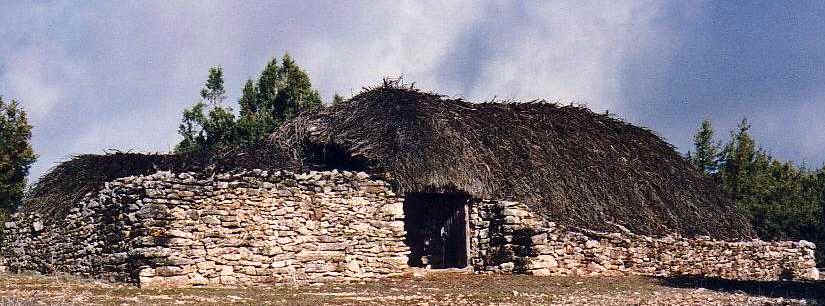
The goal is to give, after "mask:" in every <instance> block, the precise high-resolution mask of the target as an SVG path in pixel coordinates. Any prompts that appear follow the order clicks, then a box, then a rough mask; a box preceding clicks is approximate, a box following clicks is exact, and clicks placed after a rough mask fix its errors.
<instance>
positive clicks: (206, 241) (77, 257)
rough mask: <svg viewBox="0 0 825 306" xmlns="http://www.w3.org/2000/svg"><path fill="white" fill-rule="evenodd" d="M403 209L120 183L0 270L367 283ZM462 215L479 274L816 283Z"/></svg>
mask: <svg viewBox="0 0 825 306" xmlns="http://www.w3.org/2000/svg"><path fill="white" fill-rule="evenodd" d="M403 202H404V199H403V197H400V196H398V195H396V194H394V193H393V191H392V190H391V189H390V187H389V186H388V184H386V183H385V182H382V181H380V180H374V179H371V178H370V177H368V176H367V175H366V174H364V173H353V172H347V171H342V172H339V171H335V170H333V171H327V172H310V173H303V174H295V173H290V172H282V171H277V172H267V171H261V170H253V171H239V172H232V173H224V174H215V175H210V176H205V175H204V174H196V173H181V174H173V173H169V172H158V173H155V174H152V175H148V176H135V177H126V178H121V179H118V180H116V181H113V182H109V183H107V184H106V185H105V186H104V187H103V188H102V190H100V191H99V192H97V193H94V194H88V195H86V196H85V197H84V198H83V199H82V200H80V201H79V203H78V204H77V205H76V206H75V207H74V208H73V209H72V210H71V211H70V212H69V214H68V216H66V217H65V218H61V219H60V220H57V221H48V220H52V219H54V218H44V216H39V215H36V214H16V215H14V216H12V218H11V219H10V221H9V222H6V223H5V224H4V225H5V232H4V236H3V240H2V242H1V243H0V246H2V249H0V269H8V270H9V271H11V272H21V271H37V272H40V273H55V272H62V273H70V274H75V275H80V276H86V277H94V278H103V279H108V280H111V281H121V282H132V283H138V284H140V285H142V286H200V285H219V286H233V285H251V284H261V283H295V282H297V283H308V282H321V281H341V280H371V279H378V278H382V277H387V276H392V275H398V274H403V273H407V272H409V266H408V260H409V256H410V248H409V246H408V245H407V244H406V243H405V241H406V240H407V239H406V238H408V237H406V234H407V233H406V231H405V224H404V223H405V215H404V203H403ZM469 205H470V206H469V216H468V219H469V224H468V225H469V226H468V227H469V229H470V231H471V232H470V233H469V236H468V237H469V239H470V250H469V262H470V264H471V265H472V266H473V268H474V270H475V271H477V272H503V273H526V274H534V275H629V274H638V275H653V276H675V275H703V276H708V277H722V278H729V279H747V280H776V279H783V278H786V279H817V278H818V277H819V275H818V273H819V272H818V270H817V269H816V268H815V262H814V248H815V246H814V245H813V244H811V243H809V242H805V241H800V242H763V241H757V240H754V241H747V242H724V241H716V240H712V239H710V238H708V237H695V238H685V237H679V236H666V237H660V238H654V237H648V236H640V235H634V234H632V233H629V232H627V231H625V230H622V228H621V227H620V226H616V228H617V229H618V230H617V232H615V233H600V232H592V231H587V230H582V229H575V228H568V227H564V226H561V225H557V224H554V223H553V222H549V221H547V220H543V219H542V218H540V217H538V216H537V215H536V214H534V213H533V212H531V211H530V209H529V208H528V207H527V206H525V205H524V204H522V203H519V202H512V201H494V200H474V201H472V202H471V203H470V204H469ZM407 226H416V224H408V225H407ZM3 258H5V260H4V259H3ZM4 267H5V268H4Z"/></svg>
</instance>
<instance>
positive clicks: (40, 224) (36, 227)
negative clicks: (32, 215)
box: [32, 221, 43, 232]
mask: <svg viewBox="0 0 825 306" xmlns="http://www.w3.org/2000/svg"><path fill="white" fill-rule="evenodd" d="M32 229H34V231H35V232H39V231H42V230H43V222H40V221H34V223H32Z"/></svg>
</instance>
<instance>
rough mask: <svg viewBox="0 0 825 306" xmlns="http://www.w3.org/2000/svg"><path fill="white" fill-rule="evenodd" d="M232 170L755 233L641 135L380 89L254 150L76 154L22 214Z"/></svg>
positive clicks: (714, 191)
mask: <svg viewBox="0 0 825 306" xmlns="http://www.w3.org/2000/svg"><path fill="white" fill-rule="evenodd" d="M236 168H246V169H251V168H262V169H275V168H277V169H290V170H294V171H305V170H314V169H330V168H337V169H350V170H363V171H367V172H369V173H371V174H373V175H377V176H380V177H382V178H384V179H386V180H387V181H389V182H390V183H392V184H393V185H394V186H395V188H396V189H397V191H398V192H399V193H405V192H459V193H465V194H468V195H471V196H473V197H476V198H490V199H512V200H518V201H522V202H524V203H526V204H528V205H529V206H531V207H533V208H534V209H535V210H536V211H538V212H539V213H540V214H543V215H545V216H546V217H548V218H550V219H551V220H555V221H557V222H560V223H563V224H567V225H571V226H578V227H584V228H588V229H594V230H616V227H614V226H613V225H609V224H611V223H612V224H618V225H622V226H625V227H627V228H629V229H630V230H632V231H634V232H637V233H643V234H654V235H656V234H664V233H668V232H678V233H681V234H684V235H710V236H712V237H715V238H723V239H741V238H747V237H753V236H754V235H753V231H752V229H751V226H750V225H749V223H748V222H747V221H746V219H745V218H743V217H742V216H741V215H739V214H737V213H736V211H735V209H734V206H733V204H732V201H730V200H729V199H728V198H726V197H725V196H724V195H723V193H722V192H721V190H720V189H719V187H718V186H716V185H715V184H714V183H713V182H712V181H711V180H709V179H707V178H706V177H704V176H703V175H701V174H699V173H698V172H697V171H696V170H695V169H694V168H693V167H692V166H691V165H690V164H689V163H687V162H686V161H685V160H684V159H683V158H682V157H681V156H680V155H679V154H678V153H677V152H676V151H675V150H674V149H673V147H672V146H671V145H669V144H668V143H666V142H664V141H663V140H662V139H661V138H659V137H658V136H656V135H654V134H653V133H652V132H650V131H649V130H646V129H643V128H639V127H635V126H632V125H629V124H627V123H624V122H622V121H620V120H617V119H614V118H611V117H609V116H607V115H600V114H595V113H593V112H591V111H590V110H588V109H586V108H583V107H578V106H572V105H570V106H559V105H556V104H549V103H544V102H531V103H506V104H502V103H482V104H471V103H467V102H464V101H462V100H460V99H449V98H446V97H443V96H439V95H435V94H429V93H424V92H421V91H418V90H413V89H409V88H400V87H398V86H392V85H387V84H385V86H381V87H378V88H374V89H371V90H366V91H364V92H362V93H361V94H359V95H357V96H355V97H353V98H352V99H350V100H348V101H345V102H343V103H340V104H338V105H334V106H330V107H327V108H323V109H320V110H318V111H314V112H311V113H305V114H303V115H301V116H299V117H298V118H296V119H294V120H292V121H290V122H288V123H287V124H285V125H284V126H282V127H281V128H280V129H279V130H278V131H276V133H274V134H273V135H272V137H271V139H270V140H269V141H267V142H263V143H261V144H259V145H258V146H257V147H256V148H249V149H245V150H238V151H233V152H224V153H223V154H221V155H219V156H210V157H203V156H187V155H143V154H126V153H119V154H110V155H83V156H80V157H77V158H75V159H73V160H71V161H68V162H66V163H63V164H61V165H59V166H57V167H56V168H55V169H54V170H53V171H51V172H50V173H48V174H47V175H45V176H44V177H43V178H41V179H40V181H39V182H38V183H37V184H36V185H34V188H32V190H31V192H30V193H29V196H28V197H27V200H26V203H25V204H24V209H28V210H36V211H40V212H50V215H60V213H63V212H65V211H67V209H68V208H67V207H70V206H71V203H75V202H76V201H77V199H78V198H79V197H81V196H83V195H84V194H85V193H87V192H93V191H94V190H96V189H98V188H100V186H101V185H102V184H103V182H106V181H110V180H112V179H114V178H117V177H122V176H128V175H136V174H148V173H152V172H154V171H157V170H172V171H176V172H177V171H193V170H194V171H201V172H210V171H215V170H216V169H218V170H229V169H236Z"/></svg>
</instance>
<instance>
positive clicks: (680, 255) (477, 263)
mask: <svg viewBox="0 0 825 306" xmlns="http://www.w3.org/2000/svg"><path fill="white" fill-rule="evenodd" d="M471 211H472V212H473V216H471V221H470V222H471V228H473V230H474V233H473V238H472V241H471V244H472V246H473V247H472V249H471V253H472V254H473V256H472V258H473V259H472V262H473V265H474V267H475V269H476V270H478V271H515V272H524V273H528V274H534V275H591V276H593V275H605V276H620V275H631V274H635V275H649V276H678V275H695V276H705V277H720V278H726V279H739V280H779V279H805V280H812V279H818V278H819V271H818V270H817V269H816V263H815V260H814V250H815V246H814V244H813V243H810V242H807V241H799V242H790V241H784V242H765V241H760V240H752V241H743V242H727V241H718V240H713V239H710V238H709V237H706V236H704V237H703V236H699V237H693V238H685V237H680V236H674V235H670V236H665V237H659V238H655V237H649V236H642V235H635V234H632V233H630V232H629V231H627V230H626V229H624V228H623V227H621V226H618V225H615V227H616V228H617V229H618V231H617V232H614V233H601V232H593V231H588V230H584V229H574V228H568V227H564V226H561V225H557V224H555V223H553V222H547V221H545V220H541V218H538V217H536V216H535V215H534V214H533V213H532V212H531V211H530V210H529V209H528V208H527V207H526V206H525V205H523V204H521V203H518V202H507V201H480V202H477V203H475V204H474V207H473V208H472V209H471Z"/></svg>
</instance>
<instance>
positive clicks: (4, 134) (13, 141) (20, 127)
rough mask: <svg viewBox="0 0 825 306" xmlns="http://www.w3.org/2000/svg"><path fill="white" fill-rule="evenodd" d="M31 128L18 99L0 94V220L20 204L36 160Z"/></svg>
mask: <svg viewBox="0 0 825 306" xmlns="http://www.w3.org/2000/svg"><path fill="white" fill-rule="evenodd" d="M31 129H32V126H31V125H29V123H28V119H27V118H26V112H25V111H24V110H23V108H22V107H20V105H19V104H18V103H17V101H15V100H12V101H10V102H6V101H3V97H0V222H2V219H4V216H5V215H7V214H8V213H11V212H13V211H15V210H16V209H17V207H18V206H19V205H20V202H21V201H22V199H23V190H24V188H25V186H26V176H27V175H28V174H29V168H30V167H31V164H32V163H34V161H35V160H36V159H37V155H36V154H34V150H32V146H31V135H32V134H31ZM0 225H1V224H0Z"/></svg>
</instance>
